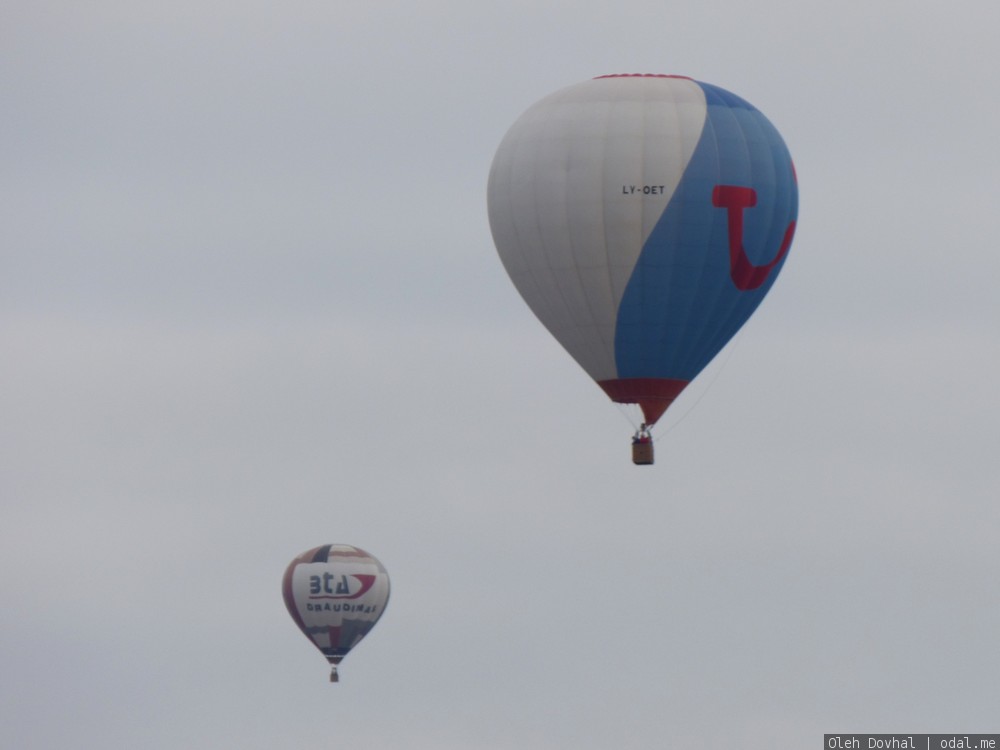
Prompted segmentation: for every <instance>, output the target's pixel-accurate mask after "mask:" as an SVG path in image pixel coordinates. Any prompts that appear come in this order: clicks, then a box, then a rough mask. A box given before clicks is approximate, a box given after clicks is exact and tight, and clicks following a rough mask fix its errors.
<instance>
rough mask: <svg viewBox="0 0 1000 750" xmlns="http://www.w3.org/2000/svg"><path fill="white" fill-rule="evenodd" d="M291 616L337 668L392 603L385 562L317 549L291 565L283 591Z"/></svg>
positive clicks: (329, 547)
mask: <svg viewBox="0 0 1000 750" xmlns="http://www.w3.org/2000/svg"><path fill="white" fill-rule="evenodd" d="M281 590H282V594H283V596H284V599H285V606H286V607H287V608H288V613H289V614H290V615H291V616H292V619H293V620H295V624H296V625H298V626H299V629H300V630H301V631H302V632H303V633H304V634H305V636H306V637H307V638H308V639H309V640H310V641H312V643H313V645H314V646H316V648H318V649H319V650H320V652H321V653H322V654H323V655H324V656H325V657H326V659H327V661H328V662H329V663H330V666H331V672H330V681H331V682H337V681H338V676H337V665H338V664H339V663H340V661H341V659H343V658H344V657H345V656H346V655H347V652H348V651H350V650H351V649H352V648H354V647H355V646H356V645H357V644H358V642H359V641H361V639H362V638H364V637H365V635H367V634H368V631H369V630H371V629H372V628H373V627H374V626H375V623H376V622H378V619H379V617H381V616H382V612H384V611H385V605H386V603H387V602H388V601H389V574H388V573H386V570H385V568H384V567H382V563H380V562H379V561H378V560H376V559H375V558H374V557H372V556H371V555H369V554H368V553H367V552H365V551H364V550H362V549H358V548H357V547H352V546H350V545H348V544H326V545H323V546H321V547H313V548H312V549H310V550H306V551H305V552H303V553H302V554H301V555H299V556H298V557H296V558H295V559H294V560H292V562H291V564H289V566H288V568H287V569H286V570H285V576H284V579H283V581H282V586H281Z"/></svg>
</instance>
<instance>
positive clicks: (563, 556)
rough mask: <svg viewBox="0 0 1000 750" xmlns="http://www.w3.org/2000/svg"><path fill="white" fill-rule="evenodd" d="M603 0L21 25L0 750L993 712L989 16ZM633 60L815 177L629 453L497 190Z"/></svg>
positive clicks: (712, 732) (693, 736)
mask: <svg viewBox="0 0 1000 750" xmlns="http://www.w3.org/2000/svg"><path fill="white" fill-rule="evenodd" d="M586 5H587V4H580V3H570V2H553V1H546V0H541V1H539V0H532V2H521V1H519V0H517V1H515V2H505V3H488V4H483V3H468V2H461V3H460V2H454V1H452V0H441V1H440V2H427V1H420V0H418V1H416V2H391V1H389V2H382V3H362V2H344V3H319V2H305V1H303V2H292V3H283V4H276V3H265V2H259V1H255V0H250V1H249V2H247V1H246V0H244V1H243V2H238V3H237V2H210V3H207V4H206V3H204V2H199V3H195V2H190V1H189V0H178V1H177V2H173V3H169V4H164V3H158V4H154V3H124V2H110V1H108V0H99V1H98V2H91V3H85V4H80V3H69V2H49V1H47V0H42V1H39V0H31V1H30V2H29V1H28V0H7V1H6V2H5V3H4V4H3V5H2V7H0V101H2V102H4V105H3V112H4V114H3V116H2V117H0V163H2V164H3V168H2V169H0V351H2V352H3V356H2V357H0V413H2V414H3V420H2V421H0V563H2V564H0V571H2V572H0V592H2V595H3V601H4V607H3V611H2V614H0V671H2V674H3V679H2V680H0V745H2V746H3V747H11V748H43V749H48V748H64V747H73V748H79V749H81V750H86V749H91V748H93V749H97V748H100V749H101V750H105V749H106V748H118V747H122V748H124V747H136V748H143V749H144V750H175V749H178V748H184V749H185V750H196V749H197V750H200V749H206V750H207V749H212V750H216V749H220V748H222V749H225V748H240V750H257V749H263V748H274V747H305V746H317V745H319V744H320V743H324V744H329V743H337V744H340V743H343V744H344V745H345V746H354V747H361V748H387V747H405V748H407V749H408V750H423V749H426V750H431V749H433V750H447V749H449V748H454V749H455V750H459V749H461V750H469V749H470V748H471V749H472V750H494V749H496V748H509V747H517V748H523V749H525V750H555V749H557V748H558V749H560V750H561V749H564V748H574V750H598V749H601V750H604V749H605V748H608V747H615V748H622V749H623V750H630V749H631V748H640V747H643V748H645V747H650V746H655V747H685V746H690V747H701V748H709V749H712V748H723V747H732V746H733V745H734V743H735V742H737V741H739V742H740V743H742V744H741V746H742V747H746V748H751V749H752V750H765V748H767V749H770V748H775V747H780V748H789V750H792V749H795V748H803V747H818V746H819V743H820V742H821V740H822V734H823V733H824V732H838V731H839V732H843V731H857V732H906V731H909V732H951V731H963V732H964V731H968V732H970V733H972V732H996V731H1000V729H998V723H997V716H998V714H997V709H996V706H997V705H998V697H1000V679H998V675H1000V651H998V649H997V645H996V643H997V639H996V634H997V632H1000V603H998V598H997V593H998V592H997V580H998V579H1000V552H998V545H997V543H996V542H997V539H998V538H1000V505H998V503H997V497H998V496H1000V469H998V462H997V460H996V455H995V454H996V448H997V437H996V434H997V432H996V427H995V423H996V419H997V416H998V413H1000V397H998V395H997V394H998V391H997V388H996V384H995V373H996V371H997V369H998V367H1000V344H998V341H1000V337H998V334H997V328H998V324H1000V302H998V296H997V294H996V290H995V284H996V283H997V281H998V280H1000V255H998V253H997V252H996V249H995V247H994V245H995V243H994V241H993V234H994V233H995V231H996V223H997V222H996V211H995V209H994V208H993V207H992V201H993V200H994V196H995V193H996V188H997V175H998V174H1000V149H998V148H997V140H996V130H997V126H998V123H1000V105H998V104H997V102H996V96H995V93H994V92H995V91H996V90H997V87H998V84H1000V57H998V56H997V54H996V52H995V38H994V37H995V30H996V29H997V28H998V26H1000V10H997V7H996V6H995V4H992V3H987V2H985V1H983V2H971V1H968V2H957V3H952V4H948V5H947V7H946V5H945V4H935V5H931V4H928V3H916V4H914V3H913V2H906V3H904V2H879V3H877V4H876V3H870V2H867V1H866V2H860V1H858V2H853V1H849V2H842V3H836V4H834V3H822V4H820V3H792V2H758V3H753V4H748V3H737V2H732V1H728V0H720V1H719V2H714V3H663V2H636V1H634V0H623V1H622V2H619V3H615V4H613V5H611V4H609V5H607V7H603V8H601V7H595V8H589V7H585V6H586ZM616 72H663V73H677V74H684V75H689V76H692V77H694V78H696V79H699V80H703V81H707V82H710V83H713V84H716V85H719V86H722V87H724V88H726V89H729V90H731V91H733V92H735V93H737V94H739V95H741V96H743V97H744V98H746V99H748V100H749V101H750V102H752V103H753V104H755V105H756V106H757V107H759V108H760V109H761V110H762V111H763V112H764V113H765V114H766V115H767V116H768V117H769V118H770V119H771V120H772V121H773V122H774V123H775V125H776V126H777V127H778V129H779V130H780V132H781V133H782V135H783V137H784V139H785V141H786V143H787V144H788V146H789V148H790V150H791V152H792V155H793V157H794V158H795V162H796V167H797V171H798V176H799V184H800V201H801V202H800V206H801V208H800V214H799V225H798V231H797V234H796V240H795V244H794V245H793V247H792V250H791V253H790V255H789V259H788V262H787V263H786V265H785V268H784V270H783V272H782V276H781V278H780V279H779V280H778V282H777V283H776V285H775V287H774V289H773V291H772V293H771V295H770V296H769V297H768V299H767V301H766V302H765V303H764V304H763V305H762V307H761V308H760V310H759V311H758V313H757V315H756V316H755V317H754V318H753V320H752V321H751V322H750V323H749V324H748V326H747V327H746V328H745V329H744V331H743V332H742V333H741V334H740V336H739V337H738V338H737V340H736V341H735V342H734V344H732V345H730V347H729V348H727V349H726V350H725V351H724V352H723V353H722V355H721V356H720V358H719V362H717V363H715V364H713V365H712V366H710V367H709V369H708V370H707V371H706V372H705V373H704V374H703V375H702V377H701V378H699V379H698V380H697V381H696V382H695V384H694V385H692V387H691V388H690V389H689V392H688V393H686V394H685V395H684V397H683V398H682V400H681V401H679V402H678V403H677V404H676V405H675V407H674V408H673V409H672V410H671V412H670V414H669V416H668V418H666V419H665V422H666V424H665V425H664V426H662V427H661V428H660V429H659V430H658V443H657V464H656V465H655V466H654V467H651V468H637V467H634V466H632V464H631V463H630V461H629V450H628V438H629V436H630V434H631V426H630V425H629V423H628V421H627V420H626V419H624V418H623V417H622V416H621V414H620V413H619V411H618V410H617V409H616V407H615V406H614V405H612V404H611V403H610V402H608V401H607V400H606V398H605V397H604V395H603V393H601V391H600V390H599V389H598V388H597V386H595V385H594V384H593V383H592V382H590V381H589V380H588V379H587V377H586V376H585V375H584V374H583V373H582V371H580V370H579V368H577V366H576V365H575V363H574V362H573V361H572V360H571V359H570V358H569V357H568V356H567V355H566V354H565V353H564V352H563V351H562V350H561V348H560V347H559V346H558V345H557V344H556V343H555V342H554V341H553V340H552V339H551V338H550V337H549V335H548V333H547V332H546V331H545V330H544V329H543V328H542V327H541V326H540V325H539V324H538V323H537V321H536V320H535V319H534V318H533V317H532V315H531V313H530V312H529V311H528V309H527V308H526V307H525V306H524V304H523V303H522V302H521V300H520V298H519V297H518V296H517V293H516V291H515V290H514V288H513V286H512V285H511V283H510V281H509V280H508V279H507V277H506V275H505V273H504V271H503V268H502V266H501V265H500V262H499V260H498V258H497V257H496V253H495V251H494V250H493V246H492V241H491V238H490V233H489V227H488V224H487V221H486V210H485V183H486V175H487V172H488V170H489V165H490V162H491V159H492V157H493V152H494V149H495V148H496V146H497V144H498V143H499V140H500V138H501V137H502V135H503V133H504V132H505V131H506V129H507V127H508V126H509V125H510V124H511V123H512V122H513V121H514V119H515V118H516V117H517V116H518V115H519V114H520V113H521V112H522V111H523V110H524V109H525V108H527V107H528V106H529V105H530V104H532V103H533V102H535V101H536V100H537V99H539V98H541V97H542V96H544V95H546V94H548V93H549V92H551V91H553V90H555V89H557V88H559V87H562V86H566V85H569V84H572V83H576V82H578V81H581V80H585V79H587V78H590V77H593V76H596V75H602V74H607V73H616ZM678 419H680V420H681V421H680V422H679V423H678ZM327 542H342V543H347V544H354V545H357V546H360V547H363V548H364V549H366V550H368V551H370V552H371V553H373V554H374V555H376V556H377V557H378V558H379V559H380V560H381V561H382V562H383V563H384V564H385V566H386V567H387V569H388V570H389V573H390V575H391V577H392V581H393V594H392V600H391V601H390V603H389V606H388V609H387V612H386V615H385V616H384V617H383V618H382V620H381V621H380V622H379V624H378V625H377V627H376V628H375V629H374V630H373V631H372V633H371V634H370V635H369V637H368V638H367V639H366V640H365V642H364V643H363V644H361V645H360V646H359V647H358V648H357V649H356V650H355V651H354V652H352V653H351V655H349V656H348V657H347V659H345V661H344V663H343V665H342V667H341V670H340V671H341V679H342V682H341V683H340V684H339V685H335V686H333V685H329V684H328V683H327V682H326V677H327V673H328V669H327V667H326V665H325V663H324V661H323V659H322V657H321V656H320V655H319V653H318V652H316V651H315V650H314V649H313V648H312V646H311V645H310V644H309V643H308V642H307V641H306V639H305V638H303V637H302V635H301V634H300V633H299V632H298V631H297V629H296V628H295V626H294V624H293V623H292V621H291V620H290V618H289V617H288V616H287V613H286V612H285V610H284V606H283V603H282V600H281V595H280V579H281V574H282V572H283V571H284V567H285V565H287V563H288V562H289V561H290V560H291V559H292V558H293V557H294V556H295V555H296V554H298V553H299V552H301V551H303V550H305V549H307V548H308V547H310V546H314V545H317V544H323V543H327Z"/></svg>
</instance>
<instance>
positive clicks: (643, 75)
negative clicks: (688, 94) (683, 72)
mask: <svg viewBox="0 0 1000 750" xmlns="http://www.w3.org/2000/svg"><path fill="white" fill-rule="evenodd" d="M600 78H685V79H687V80H689V81H690V80H692V79H691V76H678V75H669V74H667V73H610V74H608V75H606V76H595V77H594V80H595V81H596V80H598V79H600Z"/></svg>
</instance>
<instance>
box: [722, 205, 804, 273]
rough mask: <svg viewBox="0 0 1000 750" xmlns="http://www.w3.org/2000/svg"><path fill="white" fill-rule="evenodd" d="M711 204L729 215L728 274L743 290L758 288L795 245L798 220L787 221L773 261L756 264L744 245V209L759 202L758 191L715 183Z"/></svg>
mask: <svg viewBox="0 0 1000 750" xmlns="http://www.w3.org/2000/svg"><path fill="white" fill-rule="evenodd" d="M712 205H713V206H716V207H718V208H724V209H726V213H727V218H728V219H729V275H730V276H731V277H732V279H733V283H734V284H736V288H737V289H740V290H741V291H750V290H752V289H757V288H758V287H759V286H760V285H761V284H763V283H764V282H765V281H767V277H768V276H769V275H770V274H771V270H772V269H773V268H774V267H775V266H776V265H778V264H779V263H780V262H781V259H782V258H784V257H785V254H786V253H787V252H788V248H789V247H791V245H792V237H793V236H794V235H795V222H794V221H791V222H789V223H788V228H787V229H786V230H785V236H784V238H783V239H782V240H781V246H780V247H779V248H778V254H777V255H775V256H774V259H773V260H771V262H770V263H765V264H763V265H760V266H755V265H754V264H753V263H751V262H750V259H749V258H748V257H747V253H746V250H745V249H744V247H743V210H744V209H746V208H753V207H754V206H756V205H757V191H756V190H754V189H753V188H748V187H742V186H739V185H716V186H715V188H714V189H713V190H712Z"/></svg>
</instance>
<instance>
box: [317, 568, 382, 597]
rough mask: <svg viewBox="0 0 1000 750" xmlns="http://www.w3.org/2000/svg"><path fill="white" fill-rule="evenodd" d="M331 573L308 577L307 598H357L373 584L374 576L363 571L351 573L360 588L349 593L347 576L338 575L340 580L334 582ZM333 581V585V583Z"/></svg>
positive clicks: (349, 587)
mask: <svg viewBox="0 0 1000 750" xmlns="http://www.w3.org/2000/svg"><path fill="white" fill-rule="evenodd" d="M335 578H336V576H334V575H333V574H331V573H324V574H323V575H322V576H310V577H309V598H310V599H357V598H359V597H361V596H363V595H364V594H365V593H367V591H368V590H369V589H370V588H371V587H372V586H374V585H375V576H373V575H368V574H364V573H352V574H351V578H354V579H356V580H357V581H358V582H359V583H360V584H361V588H359V589H358V590H357V591H355V592H354V593H353V594H352V593H351V586H350V584H349V583H348V581H347V576H345V575H342V576H340V581H336V582H334V579H335ZM334 583H335V585H334Z"/></svg>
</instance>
